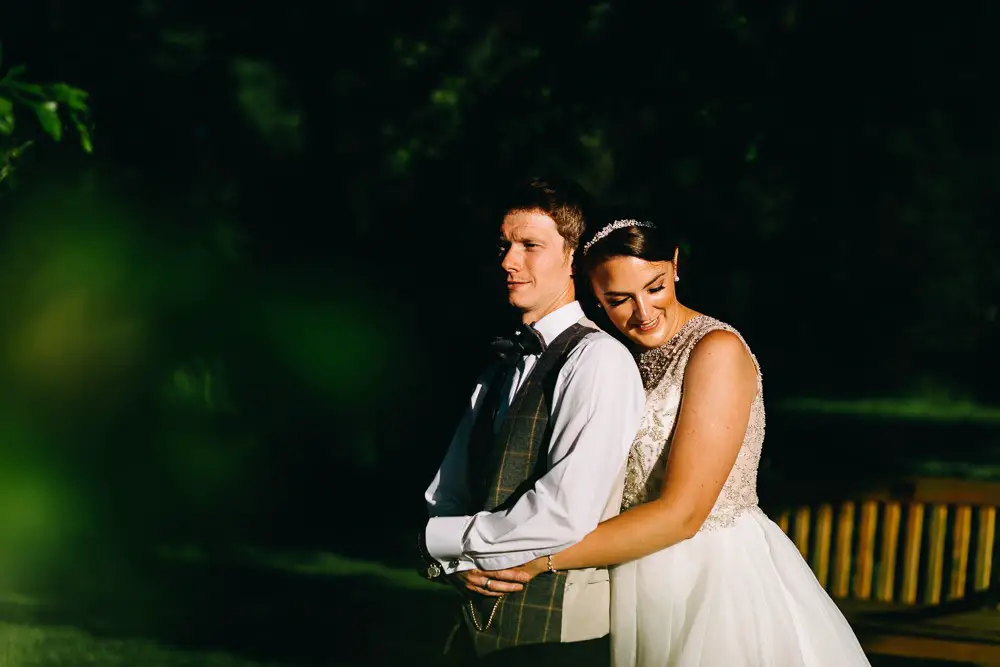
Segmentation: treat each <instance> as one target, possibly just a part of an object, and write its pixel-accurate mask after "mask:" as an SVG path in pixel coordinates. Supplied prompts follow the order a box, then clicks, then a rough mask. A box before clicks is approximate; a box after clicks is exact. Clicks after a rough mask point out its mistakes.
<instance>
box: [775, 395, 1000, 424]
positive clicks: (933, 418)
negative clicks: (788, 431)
mask: <svg viewBox="0 0 1000 667" xmlns="http://www.w3.org/2000/svg"><path fill="white" fill-rule="evenodd" d="M776 407H778V408H780V409H783V410H788V411H791V412H804V413H812V414H825V415H848V416H859V417H876V418H884V419H905V420H918V421H928V422H940V423H954V422H965V423H976V424H1000V408H997V407H992V406H986V405H980V404H978V403H975V402H973V401H944V400H932V399H922V398H914V399H908V398H902V399H894V398H885V399H874V398H872V399H861V400H850V401H849V400H832V399H823V398H797V399H788V400H784V401H780V402H779V403H778V404H777V406H776Z"/></svg>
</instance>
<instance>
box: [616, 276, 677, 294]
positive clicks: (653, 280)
mask: <svg viewBox="0 0 1000 667" xmlns="http://www.w3.org/2000/svg"><path fill="white" fill-rule="evenodd" d="M665 275H667V272H666V271H664V272H663V273H661V274H660V275H658V276H656V277H655V278H653V279H652V280H650V281H649V282H648V283H646V284H645V285H643V286H642V288H643V289H646V288H647V287H649V286H650V285H652V284H653V283H655V282H656V281H657V280H659V279H660V278H662V277H663V276H665ZM630 295H631V292H605V293H604V296H630Z"/></svg>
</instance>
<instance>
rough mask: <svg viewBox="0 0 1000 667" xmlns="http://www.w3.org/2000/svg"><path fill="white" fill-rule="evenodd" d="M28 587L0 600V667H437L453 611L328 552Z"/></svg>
mask: <svg viewBox="0 0 1000 667" xmlns="http://www.w3.org/2000/svg"><path fill="white" fill-rule="evenodd" d="M80 574H81V576H80V577H79V579H80V580H81V581H82V580H84V579H85V578H86V577H85V576H83V575H84V574H85V573H84V572H82V571H81V573H80ZM34 593H36V594H35V595H31V596H28V595H16V594H7V595H0V667H56V666H59V667H62V666H67V667H77V666H80V665H95V666H96V665H102V666H103V665H108V666H117V665H122V666H123V667H124V666H126V665H127V666H128V667H175V666H176V667H180V666H182V665H192V666H194V665H198V666H202V665H204V666H205V667H279V666H280V667H314V666H315V667H318V666H319V665H323V666H324V667H380V666H381V665H386V666H388V665H394V666H395V665H399V664H420V665H428V666H431V665H438V666H440V667H447V664H448V661H446V660H445V659H444V658H443V657H442V656H441V652H442V648H443V646H444V642H445V639H446V637H447V635H448V633H449V631H450V630H451V627H452V625H453V622H454V620H455V618H456V616H455V612H456V607H455V604H454V602H455V599H454V597H453V596H454V593H453V592H452V591H450V589H448V588H447V587H444V586H441V585H435V584H431V583H429V582H427V581H424V580H423V579H421V578H420V577H419V576H418V575H417V574H416V573H415V572H412V571H408V570H404V569H398V568H391V567H387V566H385V565H382V564H379V563H374V562H369V561H364V560H359V559H352V558H345V557H343V556H339V555H336V554H329V553H308V554H289V553H280V554H274V553H265V552H261V551H255V550H244V551H243V552H242V553H241V557H240V558H239V559H238V561H237V562H226V563H221V562H214V563H213V562H211V561H210V560H209V559H205V558H203V557H201V556H200V555H199V554H197V553H196V552H191V551H187V552H183V551H174V552H172V553H170V554H168V557H166V558H161V559H160V560H159V561H158V562H157V563H156V565H155V566H153V567H151V568H147V569H145V570H144V572H143V574H142V577H141V578H137V577H136V575H135V574H134V573H125V574H122V575H120V576H118V577H117V578H116V580H115V581H109V582H107V584H106V585H105V586H92V585H91V586H89V587H88V588H86V589H84V588H82V587H80V588H78V589H77V590H61V591H57V589H53V590H51V591H43V592H34Z"/></svg>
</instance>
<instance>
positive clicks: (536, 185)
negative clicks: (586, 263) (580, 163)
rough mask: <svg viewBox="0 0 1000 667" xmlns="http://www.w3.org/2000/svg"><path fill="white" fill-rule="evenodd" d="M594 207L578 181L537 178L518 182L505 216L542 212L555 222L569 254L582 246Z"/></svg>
mask: <svg viewBox="0 0 1000 667" xmlns="http://www.w3.org/2000/svg"><path fill="white" fill-rule="evenodd" d="M592 208H593V203H592V199H591V197H590V195H589V194H588V193H587V191H586V190H584V189H583V187H581V186H580V184H578V183H576V182H575V181H572V180H569V179H564V178H540V177H537V176H536V177H532V178H529V179H527V180H525V181H522V182H521V183H518V184H517V185H516V186H515V187H514V188H513V189H512V190H511V191H510V193H509V194H508V197H507V199H506V201H505V202H504V209H503V211H502V215H506V214H508V213H513V212H515V211H525V212H528V211H541V212H542V213H544V214H545V215H547V216H549V217H550V218H552V221H553V222H555V223H556V230H557V231H558V232H559V236H561V237H562V238H563V241H564V242H565V244H566V250H567V252H568V251H570V250H576V249H577V247H578V246H579V245H580V239H581V238H583V234H584V231H585V230H586V226H587V216H588V213H589V212H590V211H591V209H592Z"/></svg>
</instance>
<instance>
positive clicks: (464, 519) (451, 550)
mask: <svg viewBox="0 0 1000 667" xmlns="http://www.w3.org/2000/svg"><path fill="white" fill-rule="evenodd" d="M470 521H472V517H471V516H438V517H432V518H431V519H430V520H429V521H428V522H427V530H426V531H425V532H424V546H426V547H427V553H428V554H430V555H431V557H432V558H434V559H435V560H437V561H438V562H440V563H441V565H442V567H444V571H445V573H447V574H451V573H453V572H461V571H463V570H471V569H473V568H475V565H474V564H473V563H472V561H471V560H470V559H469V558H467V557H466V556H464V555H462V541H463V540H464V538H465V531H466V530H467V529H468V527H469V522H470Z"/></svg>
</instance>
